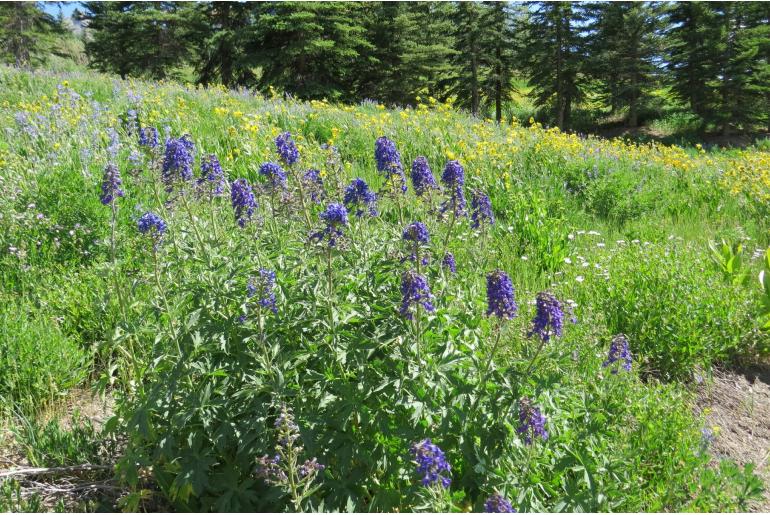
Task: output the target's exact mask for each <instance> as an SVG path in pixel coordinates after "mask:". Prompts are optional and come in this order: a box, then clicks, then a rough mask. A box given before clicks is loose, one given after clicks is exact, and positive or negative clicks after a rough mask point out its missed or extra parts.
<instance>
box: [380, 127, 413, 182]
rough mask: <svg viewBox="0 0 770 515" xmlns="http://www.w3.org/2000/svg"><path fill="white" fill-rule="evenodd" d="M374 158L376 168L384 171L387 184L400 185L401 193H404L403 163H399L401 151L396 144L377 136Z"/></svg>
mask: <svg viewBox="0 0 770 515" xmlns="http://www.w3.org/2000/svg"><path fill="white" fill-rule="evenodd" d="M374 159H375V160H376V161H377V170H379V171H380V172H383V173H385V179H386V181H387V184H389V185H392V186H394V187H398V186H400V189H401V193H406V190H407V187H406V176H405V175H404V165H403V164H402V163H401V153H400V152H399V151H398V149H397V148H396V144H395V143H394V142H393V141H391V140H389V139H388V138H386V137H385V136H382V137H379V138H377V141H375V142H374Z"/></svg>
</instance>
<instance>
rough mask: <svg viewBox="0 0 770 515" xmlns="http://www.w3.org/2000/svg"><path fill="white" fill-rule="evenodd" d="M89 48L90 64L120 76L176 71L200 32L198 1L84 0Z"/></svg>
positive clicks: (159, 75) (164, 74)
mask: <svg viewBox="0 0 770 515" xmlns="http://www.w3.org/2000/svg"><path fill="white" fill-rule="evenodd" d="M83 7H84V12H83V14H82V15H81V16H80V17H81V19H83V20H85V21H86V22H87V23H88V34H89V35H90V38H89V39H88V40H87V41H86V51H87V52H88V56H89V58H90V59H91V65H92V66H94V67H95V68H97V69H99V70H102V71H109V72H114V73H117V74H118V75H120V76H121V77H127V76H128V75H135V76H142V75H144V76H148V77H152V78H156V79H162V78H165V77H169V76H173V75H174V74H175V70H177V69H178V68H179V67H181V66H183V65H185V64H187V62H188V59H189V58H190V56H191V55H192V46H191V42H192V41H194V36H195V35H196V34H199V31H200V27H199V26H198V24H197V22H196V17H195V13H196V10H195V9H196V8H195V6H194V4H188V3H184V2H84V3H83Z"/></svg>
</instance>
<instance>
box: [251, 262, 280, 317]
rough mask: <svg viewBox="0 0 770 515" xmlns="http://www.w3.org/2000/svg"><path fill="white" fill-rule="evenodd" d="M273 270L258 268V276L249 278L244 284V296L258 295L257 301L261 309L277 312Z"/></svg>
mask: <svg viewBox="0 0 770 515" xmlns="http://www.w3.org/2000/svg"><path fill="white" fill-rule="evenodd" d="M274 289H275V272H273V271H272V270H267V269H266V268H260V269H259V277H252V278H250V279H249V284H248V285H247V286H246V296H247V297H249V298H252V297H255V296H257V295H259V299H258V301H257V302H258V303H259V306H260V307H261V308H263V309H269V310H270V311H272V312H273V313H278V308H277V307H276V304H275V291H273V290H274Z"/></svg>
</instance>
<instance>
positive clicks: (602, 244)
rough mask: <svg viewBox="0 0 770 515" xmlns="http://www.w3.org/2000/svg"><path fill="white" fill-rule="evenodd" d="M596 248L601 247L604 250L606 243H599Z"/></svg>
mask: <svg viewBox="0 0 770 515" xmlns="http://www.w3.org/2000/svg"><path fill="white" fill-rule="evenodd" d="M596 246H597V247H599V248H602V247H604V243H603V242H599V243H597V244H596Z"/></svg>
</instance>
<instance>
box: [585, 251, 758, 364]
mask: <svg viewBox="0 0 770 515" xmlns="http://www.w3.org/2000/svg"><path fill="white" fill-rule="evenodd" d="M638 248H639V250H638V251H635V252H632V253H630V255H627V256H626V257H624V258H622V259H621V258H620V257H618V258H617V259H612V260H610V262H609V264H608V268H609V274H610V279H609V280H608V281H607V282H606V284H605V285H604V286H603V287H602V286H601V283H598V284H599V285H600V287H599V290H598V291H597V292H596V298H597V299H601V301H602V303H603V308H602V309H603V311H604V314H605V316H606V319H607V326H608V328H609V330H610V332H611V333H613V334H616V333H624V334H626V335H628V337H629V341H630V342H631V346H632V353H634V355H640V356H644V364H643V365H642V366H643V368H644V369H645V371H646V372H647V373H649V374H652V375H655V376H657V377H662V378H666V379H687V378H688V377H689V376H690V375H691V374H692V373H694V372H695V371H696V370H697V369H698V368H700V367H705V366H708V364H709V363H711V362H714V361H720V360H727V359H729V358H730V357H731V356H734V355H735V354H736V352H737V351H738V350H739V349H744V348H747V347H748V346H749V343H750V342H751V339H752V338H753V337H754V336H755V335H754V334H753V327H754V321H753V316H752V301H751V298H750V297H749V296H748V295H747V292H746V291H745V289H743V288H740V287H739V286H736V285H733V284H730V283H728V282H725V281H723V279H722V277H721V276H720V275H718V274H717V273H716V272H715V271H713V269H712V268H711V267H706V268H704V269H702V268H700V266H699V265H700V263H703V262H705V261H706V260H708V259H709V258H708V256H705V255H704V254H703V253H701V252H695V251H693V250H691V249H689V248H687V247H682V248H676V249H668V250H663V249H658V248H653V247H649V248H646V249H645V248H643V247H638ZM675 260H676V261H677V262H679V263H682V266H679V267H673V266H671V265H670V263H672V262H673V261H675ZM696 304H697V305H701V306H708V308H707V309H695V308H694V306H695V305H696ZM661 342H665V344H661Z"/></svg>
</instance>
